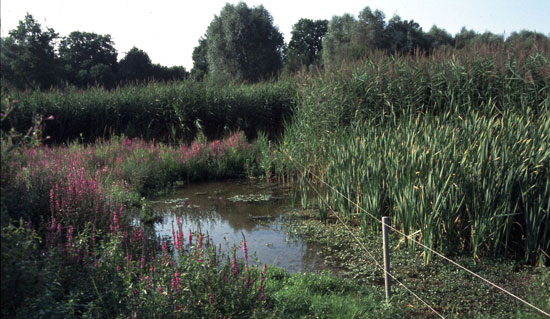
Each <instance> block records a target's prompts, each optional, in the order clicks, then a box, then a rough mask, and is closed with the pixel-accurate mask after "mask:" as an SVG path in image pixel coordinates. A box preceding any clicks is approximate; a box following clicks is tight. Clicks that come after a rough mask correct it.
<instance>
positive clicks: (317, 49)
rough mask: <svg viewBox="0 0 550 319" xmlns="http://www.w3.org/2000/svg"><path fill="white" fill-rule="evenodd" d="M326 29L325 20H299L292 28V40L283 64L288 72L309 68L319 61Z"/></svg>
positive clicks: (326, 22)
mask: <svg viewBox="0 0 550 319" xmlns="http://www.w3.org/2000/svg"><path fill="white" fill-rule="evenodd" d="M327 28H328V21H327V20H316V21H313V20H310V19H300V20H299V21H298V22H296V24H294V25H293V26H292V38H291V39H290V42H289V43H288V49H287V51H286V53H285V59H286V61H285V64H286V66H287V68H288V69H289V70H290V71H296V70H298V69H299V68H300V67H301V66H302V65H305V66H309V65H311V64H313V63H315V62H316V61H318V60H319V59H320V54H321V49H322V48H323V46H322V40H323V37H324V36H325V34H326V33H327Z"/></svg>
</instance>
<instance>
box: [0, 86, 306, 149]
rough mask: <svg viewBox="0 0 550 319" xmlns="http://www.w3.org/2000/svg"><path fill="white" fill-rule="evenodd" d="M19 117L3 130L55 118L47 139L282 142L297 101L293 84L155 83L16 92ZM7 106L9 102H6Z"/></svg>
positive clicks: (59, 141) (13, 117) (11, 120)
mask: <svg viewBox="0 0 550 319" xmlns="http://www.w3.org/2000/svg"><path fill="white" fill-rule="evenodd" d="M10 94H11V96H12V98H14V99H17V100H18V101H19V103H18V105H17V112H14V115H13V116H12V117H11V118H10V120H9V121H6V122H5V123H3V127H2V129H3V130H8V129H9V128H10V127H14V128H15V129H16V130H18V131H23V130H25V129H27V128H28V127H29V126H30V124H31V121H32V118H33V115H37V114H40V115H44V116H50V115H53V116H54V118H55V120H54V121H52V122H51V123H48V126H47V127H46V130H45V132H44V134H45V135H47V136H50V137H51V141H54V142H58V143H61V142H65V141H67V140H77V139H78V140H83V141H85V142H93V141H95V140H96V139H97V138H109V137H110V136H118V135H122V134H124V135H125V136H128V137H130V138H132V137H140V138H144V139H147V140H152V139H156V140H162V141H166V142H168V141H176V140H181V139H183V140H184V141H186V142H191V140H193V138H194V137H195V136H196V134H197V132H198V131H202V132H203V133H204V134H206V136H207V137H208V139H218V138H221V137H223V136H225V135H227V134H229V133H230V132H232V131H235V130H241V131H243V132H244V133H245V134H246V135H247V137H248V138H250V139H253V138H255V137H256V132H257V131H258V130H261V131H263V132H265V133H267V134H268V135H269V136H270V137H271V138H274V137H276V136H278V135H280V133H281V130H282V123H283V121H284V120H285V119H288V117H289V116H290V112H291V109H292V107H293V104H294V99H295V96H296V88H295V84H294V83H293V81H291V80H284V81H279V82H264V83H259V84H252V85H245V84H237V83H230V84H224V85H214V84H213V83H209V82H196V81H192V80H189V81H185V82H181V83H180V82H173V83H167V84H166V83H149V84H144V85H136V86H127V87H121V88H117V89H113V90H106V89H104V88H101V87H96V88H88V89H86V90H78V89H65V90H53V91H49V92H38V91H34V92H10ZM3 99H4V97H3Z"/></svg>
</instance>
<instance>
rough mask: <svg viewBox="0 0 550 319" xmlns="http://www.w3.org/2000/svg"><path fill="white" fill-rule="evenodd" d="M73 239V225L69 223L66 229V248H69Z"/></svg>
mask: <svg viewBox="0 0 550 319" xmlns="http://www.w3.org/2000/svg"><path fill="white" fill-rule="evenodd" d="M72 241H73V226H72V225H69V228H68V229H67V244H66V247H67V249H69V248H71V243H72Z"/></svg>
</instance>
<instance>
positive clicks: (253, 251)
mask: <svg viewBox="0 0 550 319" xmlns="http://www.w3.org/2000/svg"><path fill="white" fill-rule="evenodd" d="M289 191H290V189H289V188H288V187H284V186H281V185H277V184H267V183H254V182H248V181H224V182H208V183H199V184H194V185H190V186H187V187H184V188H181V189H179V190H177V191H176V192H174V193H171V194H170V195H168V196H165V197H162V198H156V199H154V200H152V201H151V204H152V205H153V209H154V210H155V213H156V214H157V215H160V216H162V218H161V222H159V223H156V224H155V225H154V228H155V232H156V234H157V235H160V236H161V237H171V236H172V227H173V225H174V228H175V229H177V222H176V219H177V216H179V217H180V220H181V222H182V225H183V227H182V229H183V231H184V233H187V232H188V231H193V232H194V231H198V230H200V231H201V232H202V233H204V234H208V235H209V237H210V238H211V240H212V241H213V243H214V244H215V245H216V246H218V245H220V244H221V247H222V251H224V253H225V254H227V255H228V254H230V252H231V249H232V248H233V247H235V246H237V247H239V245H240V243H241V241H242V240H243V235H244V237H245V238H246V242H247V247H248V251H249V256H254V255H255V257H256V258H257V262H258V263H259V264H260V265H261V264H268V265H274V266H277V267H281V268H285V269H286V270H288V271H289V272H305V271H313V272H320V271H322V270H326V269H328V267H327V266H325V264H324V263H323V258H322V257H321V256H320V255H319V254H318V253H319V251H320V247H319V246H317V245H315V244H310V243H307V242H303V241H302V240H301V239H300V238H299V237H297V236H292V235H289V234H287V233H286V232H285V228H284V226H283V224H284V221H285V220H286V219H287V218H288V216H287V212H288V211H289V210H290V204H289V199H288V197H289ZM238 253H240V255H239V254H238V255H239V256H241V257H242V252H241V251H240V250H239V252H238ZM251 260H254V258H251Z"/></svg>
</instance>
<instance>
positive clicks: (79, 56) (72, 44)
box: [59, 31, 117, 86]
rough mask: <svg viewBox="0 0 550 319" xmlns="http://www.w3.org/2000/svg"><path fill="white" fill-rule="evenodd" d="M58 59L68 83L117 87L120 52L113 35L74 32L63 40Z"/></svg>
mask: <svg viewBox="0 0 550 319" xmlns="http://www.w3.org/2000/svg"><path fill="white" fill-rule="evenodd" d="M59 55H60V58H61V60H62V63H63V66H64V69H65V71H66V72H67V74H68V80H69V82H71V83H74V84H76V85H78V86H87V85H91V84H99V83H102V84H106V85H108V86H112V85H114V84H115V75H116V71H117V52H116V50H115V48H114V43H113V41H112V40H111V36H110V35H100V34H95V33H92V32H80V31H74V32H71V33H70V34H69V36H68V37H66V38H64V39H63V40H61V45H60V47H59Z"/></svg>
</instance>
